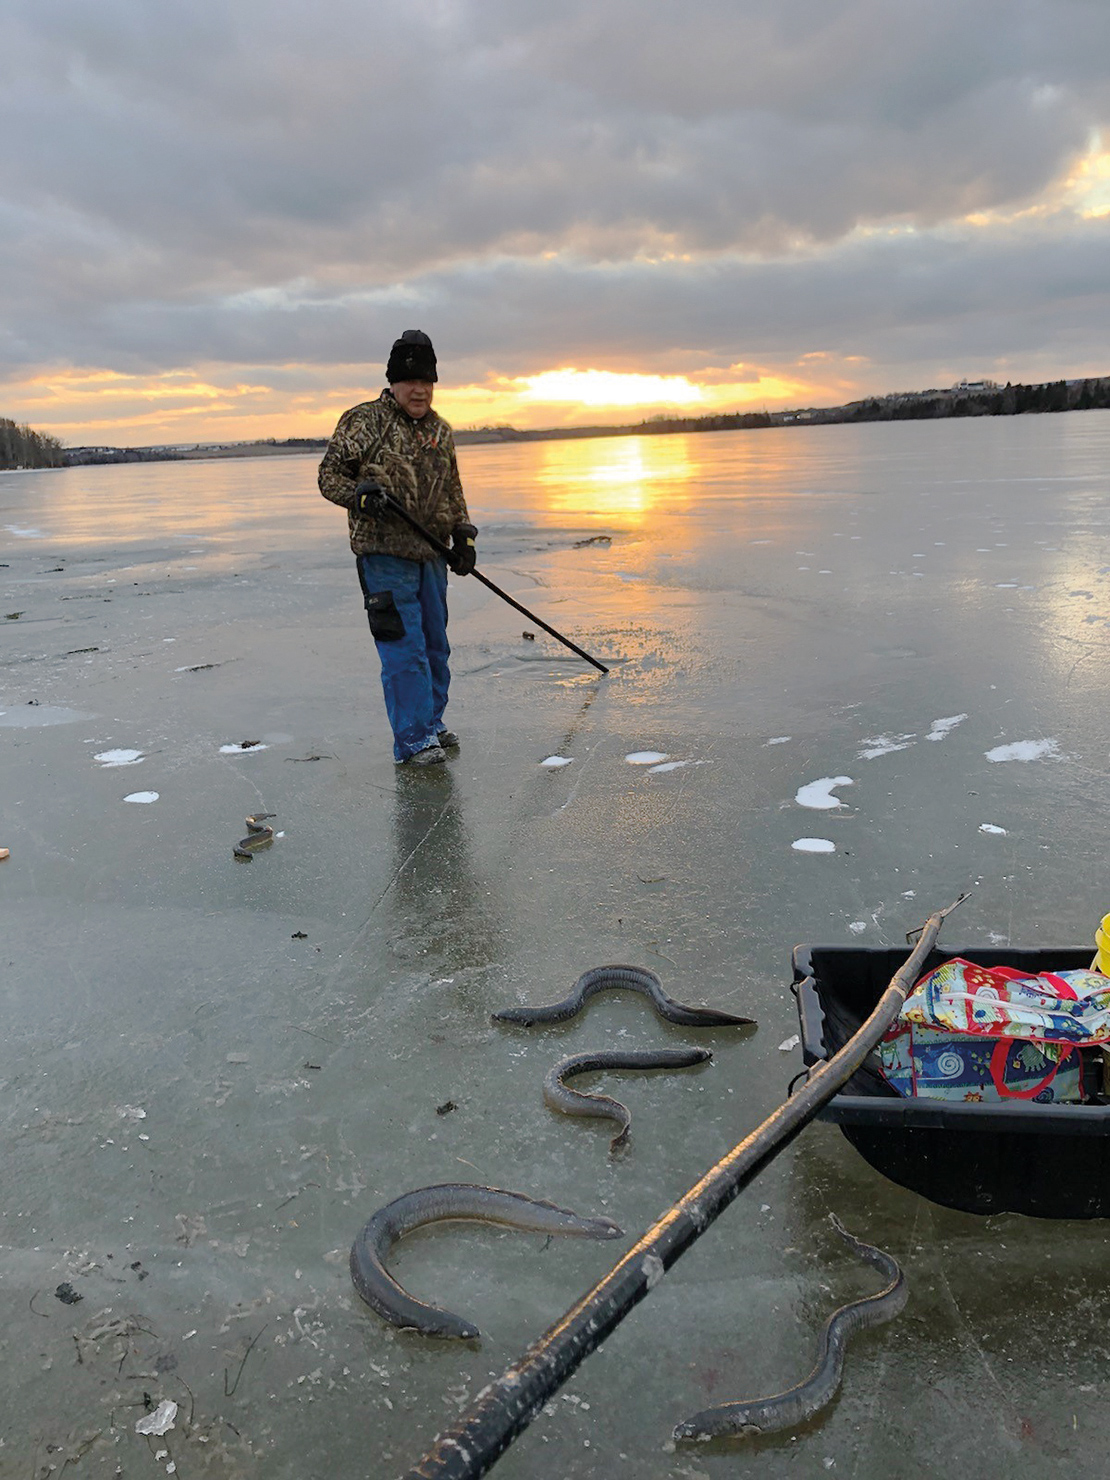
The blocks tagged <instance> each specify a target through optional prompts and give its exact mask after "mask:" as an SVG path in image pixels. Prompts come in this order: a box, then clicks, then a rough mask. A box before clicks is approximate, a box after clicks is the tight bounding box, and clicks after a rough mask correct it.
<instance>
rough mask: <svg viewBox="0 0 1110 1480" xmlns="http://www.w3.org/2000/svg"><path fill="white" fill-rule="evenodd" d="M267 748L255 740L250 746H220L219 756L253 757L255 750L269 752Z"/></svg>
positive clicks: (262, 742) (260, 741) (263, 743)
mask: <svg viewBox="0 0 1110 1480" xmlns="http://www.w3.org/2000/svg"><path fill="white" fill-rule="evenodd" d="M269 748H270V747H269V746H268V745H267V744H265V742H264V741H262V740H256V741H254V742H253V743H252V744H250V745H221V746H220V754H221V755H253V753H254V752H255V751H256V750H269Z"/></svg>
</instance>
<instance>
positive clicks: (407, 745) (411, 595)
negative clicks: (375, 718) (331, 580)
mask: <svg viewBox="0 0 1110 1480" xmlns="http://www.w3.org/2000/svg"><path fill="white" fill-rule="evenodd" d="M356 559H357V561H358V578H359V582H360V584H361V586H362V595H363V599H364V601H365V603H366V615H367V616H368V617H369V619H370V631H371V632H372V633H373V636H374V642H375V644H376V645H377V649H378V657H379V658H380V659H381V664H382V690H383V692H384V694H385V710H386V714H387V715H388V716H389V723H390V725H391V726H392V729H393V758H394V760H397V761H403V760H407V759H408V757H409V756H410V755H415V754H416V752H417V751H418V750H425V749H427V747H428V746H429V745H435V744H436V743H437V736H438V734H439V731H440V730H441V729H442V728H443V711H444V709H446V707H447V689H448V685H449V684H450V682H451V672H450V669H449V668H448V666H447V660H448V658H449V657H450V655H451V648H450V646H449V644H448V642H447V566H446V563H445V562H444V561H443V560H441V559H439V558H438V557H436V558H435V559H433V560H404V559H402V557H401V556H399V555H359V556H356Z"/></svg>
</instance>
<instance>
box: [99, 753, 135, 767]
mask: <svg viewBox="0 0 1110 1480" xmlns="http://www.w3.org/2000/svg"><path fill="white" fill-rule="evenodd" d="M145 759H146V757H145V756H144V755H143V753H142V751H141V750H102V751H101V752H100V754H99V755H94V756H93V760H94V761H99V762H100V764H101V765H102V766H137V765H138V764H139V762H140V761H142V760H145Z"/></svg>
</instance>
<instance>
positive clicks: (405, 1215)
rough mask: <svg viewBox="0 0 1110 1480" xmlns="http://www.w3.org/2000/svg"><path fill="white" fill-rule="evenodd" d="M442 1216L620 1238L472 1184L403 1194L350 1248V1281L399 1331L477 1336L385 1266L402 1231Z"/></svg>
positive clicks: (611, 1226) (610, 1229) (609, 1228)
mask: <svg viewBox="0 0 1110 1480" xmlns="http://www.w3.org/2000/svg"><path fill="white" fill-rule="evenodd" d="M444 1218H476V1219H480V1220H482V1221H484V1222H487V1223H500V1224H504V1225H505V1226H507V1227H509V1228H520V1229H523V1230H525V1232H528V1233H546V1234H568V1235H571V1236H576V1237H578V1238H599V1239H602V1238H605V1239H608V1238H623V1236H624V1230H623V1229H621V1228H619V1227H618V1226H617V1224H616V1223H614V1222H613V1220H612V1219H611V1218H583V1217H582V1216H581V1215H580V1214H578V1213H572V1212H571V1211H570V1210H569V1209H568V1208H559V1207H556V1206H555V1204H554V1203H549V1202H541V1201H538V1200H537V1199H535V1198H531V1197H525V1196H524V1194H523V1193H520V1192H506V1191H504V1190H503V1189H502V1188H500V1187H480V1186H477V1185H475V1184H474V1183H470V1182H442V1183H439V1184H438V1185H437V1186H434V1187H418V1188H416V1189H415V1190H414V1191H412V1192H404V1193H402V1194H401V1196H400V1197H397V1198H394V1200H393V1201H392V1202H390V1203H386V1205H385V1207H383V1208H379V1209H378V1211H377V1212H376V1213H375V1214H374V1216H373V1217H372V1218H371V1219H370V1221H369V1222H368V1223H367V1224H366V1226H365V1227H364V1228H363V1229H362V1230H361V1232H360V1233H359V1235H358V1237H357V1238H356V1239H355V1241H354V1243H353V1244H352V1245H351V1279H352V1280H353V1281H354V1285H355V1289H356V1290H357V1291H358V1293H359V1294H360V1295H361V1296H362V1298H363V1300H365V1301H366V1304H367V1305H369V1306H370V1308H371V1309H372V1310H375V1311H377V1313H378V1315H380V1316H381V1317H382V1318H383V1319H384V1320H387V1321H389V1322H390V1323H391V1324H392V1325H394V1326H400V1327H401V1328H402V1329H411V1330H415V1331H420V1332H422V1333H423V1335H425V1336H453V1337H457V1338H459V1339H460V1340H463V1341H470V1340H473V1339H474V1337H476V1336H477V1335H478V1334H479V1332H478V1327H477V1326H475V1325H473V1324H472V1322H470V1321H467V1320H464V1319H463V1317H462V1316H456V1315H453V1314H452V1313H451V1311H449V1310H441V1309H440V1308H439V1307H437V1306H434V1305H426V1304H425V1303H424V1302H423V1301H422V1300H417V1299H416V1298H415V1297H414V1296H412V1295H410V1294H409V1293H408V1291H407V1290H404V1289H403V1288H402V1287H401V1286H400V1285H399V1284H398V1283H397V1281H396V1280H395V1279H394V1278H393V1276H392V1275H391V1274H390V1273H389V1271H388V1270H387V1269H386V1267H385V1262H384V1261H385V1258H386V1255H387V1254H388V1253H389V1250H390V1249H391V1248H392V1247H393V1245H394V1244H395V1243H396V1242H397V1241H398V1239H402V1238H404V1236H405V1234H406V1233H411V1232H412V1231H413V1229H414V1228H422V1227H423V1226H424V1225H425V1224H426V1223H435V1222H438V1221H439V1220H440V1219H444Z"/></svg>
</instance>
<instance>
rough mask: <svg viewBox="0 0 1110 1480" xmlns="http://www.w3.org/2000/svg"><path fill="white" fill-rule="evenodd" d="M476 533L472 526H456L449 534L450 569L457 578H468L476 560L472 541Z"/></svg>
mask: <svg viewBox="0 0 1110 1480" xmlns="http://www.w3.org/2000/svg"><path fill="white" fill-rule="evenodd" d="M477 538H478V531H477V530H476V529H475V528H474V526H473V524H456V525H455V528H454V529H453V530H452V532H451V561H450V564H451V569H452V570H453V571H454V572H455V574H456V575H457V576H468V575H469V574H470V572H471V571H472V570H473V569H474V565H475V562H476V561H477V559H478V555H477V551H476V550H475V548H474V541H475V540H476V539H477Z"/></svg>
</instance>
